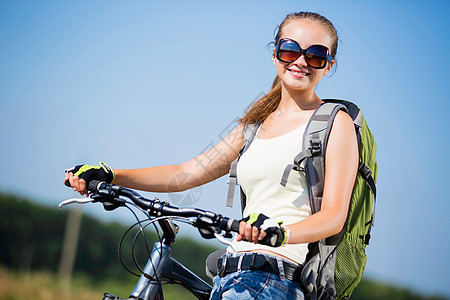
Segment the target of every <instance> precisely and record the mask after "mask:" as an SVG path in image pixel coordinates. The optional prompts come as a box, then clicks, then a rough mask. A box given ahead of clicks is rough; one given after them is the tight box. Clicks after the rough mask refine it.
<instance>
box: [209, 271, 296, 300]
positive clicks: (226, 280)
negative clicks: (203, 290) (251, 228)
mask: <svg viewBox="0 0 450 300" xmlns="http://www.w3.org/2000/svg"><path fill="white" fill-rule="evenodd" d="M210 299H213V300H217V299H233V300H241V299H270V300H272V299H301V300H303V299H305V297H304V295H303V291H302V289H301V288H300V286H299V285H298V283H296V282H294V281H291V280H288V279H284V280H281V278H280V277H279V276H277V275H275V274H271V273H267V272H261V271H256V270H247V271H240V272H234V273H230V274H227V275H225V276H223V277H219V276H216V277H214V287H213V290H212V292H211V298H210Z"/></svg>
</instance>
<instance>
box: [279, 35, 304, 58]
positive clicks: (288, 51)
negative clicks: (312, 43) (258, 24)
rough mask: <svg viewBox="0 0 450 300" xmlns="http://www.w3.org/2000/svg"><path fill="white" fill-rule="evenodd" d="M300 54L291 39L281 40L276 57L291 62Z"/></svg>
mask: <svg viewBox="0 0 450 300" xmlns="http://www.w3.org/2000/svg"><path fill="white" fill-rule="evenodd" d="M299 56H300V48H299V46H298V45H297V43H295V42H293V41H289V40H288V41H283V42H281V44H280V46H279V47H278V59H280V60H281V61H284V62H293V61H295V60H297V58H299Z"/></svg>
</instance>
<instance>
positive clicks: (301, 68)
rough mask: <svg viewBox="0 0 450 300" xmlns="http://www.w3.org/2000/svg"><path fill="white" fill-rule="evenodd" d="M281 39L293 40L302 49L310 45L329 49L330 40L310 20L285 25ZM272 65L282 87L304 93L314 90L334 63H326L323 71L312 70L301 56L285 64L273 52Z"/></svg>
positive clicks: (317, 24) (321, 28)
mask: <svg viewBox="0 0 450 300" xmlns="http://www.w3.org/2000/svg"><path fill="white" fill-rule="evenodd" d="M280 38H281V39H283V38H290V39H293V40H295V41H296V42H297V43H298V44H299V45H300V47H301V48H302V49H307V48H308V47H310V46H312V45H323V46H326V47H327V48H328V49H331V45H332V38H331V37H330V35H329V34H328V33H327V31H326V30H325V29H324V28H323V27H322V25H320V24H319V23H318V22H315V21H311V20H304V19H302V20H295V21H291V22H290V23H288V24H286V25H285V26H284V27H283V30H282V32H281V37H280ZM272 59H273V64H274V65H275V67H276V69H277V74H278V77H280V79H281V81H282V82H283V85H284V87H285V88H286V89H289V90H298V91H304V90H309V89H312V90H314V88H315V86H316V85H317V83H319V81H320V79H322V77H323V76H324V75H327V74H328V72H329V71H330V69H331V67H332V65H333V63H334V61H332V62H331V63H330V62H327V65H326V66H325V68H323V69H314V68H312V67H310V66H308V64H307V63H306V61H305V56H304V55H301V56H300V57H299V58H297V60H296V61H294V62H291V63H285V62H282V61H279V60H278V59H277V58H276V54H275V50H274V55H273V58H272Z"/></svg>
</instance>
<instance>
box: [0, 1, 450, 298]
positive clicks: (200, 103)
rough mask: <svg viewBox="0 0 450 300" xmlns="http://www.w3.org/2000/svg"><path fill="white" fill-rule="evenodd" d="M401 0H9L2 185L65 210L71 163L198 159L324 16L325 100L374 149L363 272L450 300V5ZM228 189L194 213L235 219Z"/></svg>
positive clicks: (1, 33)
mask: <svg viewBox="0 0 450 300" xmlns="http://www.w3.org/2000/svg"><path fill="white" fill-rule="evenodd" d="M393 2H394V1H364V2H363V1H359V2H357V1H339V3H338V1H321V2H320V3H316V1H282V2H281V1H280V2H277V3H276V2H274V1H246V2H243V1H226V2H225V1H224V2H212V1H189V2H187V1H186V2H181V1H166V2H162V1H76V2H73V1H71V2H69V1H1V2H0V54H1V55H0V138H1V142H2V147H1V148H0V166H1V172H0V189H1V190H3V191H8V192H14V193H19V194H21V195H24V196H28V197H32V198H33V199H36V200H38V201H40V202H43V203H46V204H48V205H53V206H56V204H57V203H58V202H59V201H60V200H63V199H66V198H69V197H72V196H74V195H75V194H74V193H73V192H71V191H70V190H69V189H67V188H65V187H64V186H63V185H62V180H63V171H64V169H65V168H67V167H70V166H73V165H75V164H78V163H81V162H89V163H97V162H98V161H100V160H103V161H106V162H107V163H108V164H110V165H111V166H112V167H113V168H138V167H144V166H154V165H162V164H169V163H170V164H173V163H180V162H183V161H185V160H188V159H190V158H192V157H194V156H195V155H197V154H198V153H200V152H201V151H202V150H204V149H205V148H207V147H208V146H210V145H211V144H213V143H217V142H218V141H219V140H220V136H222V132H223V131H224V130H226V129H228V128H229V126H231V124H232V122H233V121H234V120H235V119H236V117H239V116H240V115H241V114H242V112H243V110H244V109H245V108H246V107H247V106H248V105H249V104H250V102H251V101H253V100H254V99H255V97H257V96H258V95H261V94H262V93H265V92H267V91H268V90H269V87H270V84H271V82H272V80H273V78H274V76H275V70H274V67H273V65H272V62H271V48H270V46H268V44H269V43H270V42H271V41H272V40H273V32H274V29H275V27H276V25H277V24H279V23H280V22H281V21H282V19H283V18H284V16H285V15H286V14H287V13H289V12H293V11H301V10H308V11H316V12H319V13H322V14H324V15H325V16H327V17H328V18H329V19H330V20H331V21H333V22H334V24H335V26H336V28H337V30H338V34H339V37H340V46H339V49H338V57H337V61H338V63H337V69H336V72H335V73H334V75H333V76H331V77H329V78H324V79H323V80H322V82H321V83H320V84H319V86H318V88H317V94H318V95H319V96H320V97H323V98H342V99H349V100H352V101H354V102H356V103H357V104H358V105H359V106H360V107H361V108H362V109H363V111H364V114H365V117H366V120H367V122H368V124H369V126H370V128H371V130H372V132H373V134H374V136H375V138H376V140H377V144H378V153H377V157H378V163H379V174H378V178H379V179H378V190H379V194H378V204H377V214H376V222H375V228H374V230H373V238H372V243H371V245H370V246H369V247H368V248H367V252H368V256H369V258H368V263H367V268H366V273H365V274H366V275H367V276H370V277H372V278H375V279H378V280H381V281H385V282H391V283H394V284H399V285H401V286H406V287H410V288H412V289H414V290H416V291H419V292H423V293H441V294H445V295H447V296H450V286H449V285H448V279H447V274H448V268H450V259H449V257H448V249H449V247H450V242H449V240H450V239H449V234H448V230H449V227H450V226H449V225H450V224H449V223H450V222H449V217H448V213H449V209H450V204H449V197H448V196H447V193H446V190H445V187H446V186H447V185H448V183H447V176H448V174H447V173H448V168H449V167H450V164H449V158H448V153H449V152H450V149H449V135H448V131H449V125H448V123H447V120H448V116H447V114H448V111H449V109H450V105H449V101H448V100H449V97H448V93H447V90H448V84H449V83H448V79H446V78H447V77H446V75H445V74H446V73H447V72H448V70H449V67H450V64H449V60H448V53H449V50H448V49H449V48H450V47H449V46H450V43H449V39H448V36H449V33H450V32H449V31H450V30H449V28H450V21H449V18H448V15H449V13H450V4H449V2H447V1H396V2H395V3H393ZM226 188H227V186H226V179H225V178H222V179H219V180H217V181H215V182H213V183H211V184H208V185H205V186H203V187H201V189H199V190H197V192H198V193H197V194H199V193H200V192H201V195H200V197H199V198H196V202H195V205H196V206H198V207H202V208H205V209H210V210H214V211H218V212H221V213H223V214H225V215H230V216H232V217H236V218H237V217H239V208H238V207H235V208H233V209H228V208H226V207H225V194H226ZM145 195H148V196H151V195H152V194H145ZM186 195H189V193H186V194H182V195H178V196H179V197H185V196H186ZM161 197H166V198H169V199H173V200H177V199H178V198H177V197H176V196H173V195H172V196H168V195H162V196H161ZM84 211H85V212H86V213H90V214H94V215H96V216H99V217H100V218H104V219H106V218H115V219H119V220H123V221H124V222H127V221H128V220H129V219H128V218H127V216H126V214H125V212H113V213H106V212H104V211H102V210H101V209H100V208H99V207H86V208H84ZM192 236H195V237H196V238H198V237H197V236H196V235H194V234H192Z"/></svg>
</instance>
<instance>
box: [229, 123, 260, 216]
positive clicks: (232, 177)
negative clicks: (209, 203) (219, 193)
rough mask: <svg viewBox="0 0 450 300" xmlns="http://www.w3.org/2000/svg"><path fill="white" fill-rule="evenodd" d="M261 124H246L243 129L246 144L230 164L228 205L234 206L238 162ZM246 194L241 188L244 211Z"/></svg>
mask: <svg viewBox="0 0 450 300" xmlns="http://www.w3.org/2000/svg"><path fill="white" fill-rule="evenodd" d="M260 126H261V123H254V124H247V125H244V128H243V130H242V137H243V139H244V145H243V146H242V148H241V150H240V151H239V155H238V157H237V158H236V159H235V160H234V161H233V162H232V163H231V166H230V172H229V176H228V194H227V206H228V207H233V199H234V192H235V189H236V185H237V183H238V182H237V164H238V161H239V159H240V158H241V156H242V154H244V152H245V151H247V149H248V147H249V146H250V144H251V143H252V142H253V139H254V138H255V136H256V133H257V132H258V129H259V127H260ZM245 203H246V199H245V194H244V193H243V192H242V189H241V209H242V211H244V208H245Z"/></svg>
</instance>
